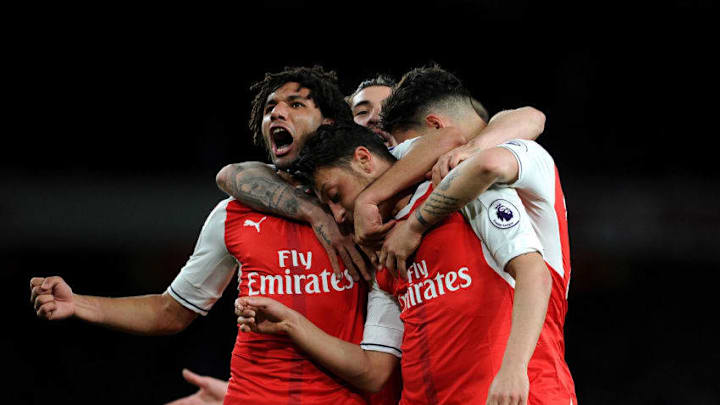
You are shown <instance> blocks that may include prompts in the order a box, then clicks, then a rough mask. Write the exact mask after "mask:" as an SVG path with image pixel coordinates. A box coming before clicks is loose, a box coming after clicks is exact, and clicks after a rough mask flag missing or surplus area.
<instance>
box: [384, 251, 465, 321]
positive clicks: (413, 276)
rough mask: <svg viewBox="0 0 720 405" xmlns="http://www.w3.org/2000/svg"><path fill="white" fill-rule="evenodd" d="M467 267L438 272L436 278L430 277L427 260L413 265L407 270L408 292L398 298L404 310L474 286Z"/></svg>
mask: <svg viewBox="0 0 720 405" xmlns="http://www.w3.org/2000/svg"><path fill="white" fill-rule="evenodd" d="M469 271H470V270H469V269H468V268H467V267H461V268H459V269H458V270H457V271H448V272H446V273H441V272H438V273H437V274H436V275H435V277H434V278H429V277H428V268H427V263H426V262H425V260H423V261H421V262H420V263H413V264H412V266H410V267H409V268H408V269H407V278H408V279H407V282H408V285H407V291H406V292H405V293H404V294H401V295H399V296H398V301H400V306H401V307H402V310H403V311H405V310H406V309H409V308H412V307H414V306H416V305H418V304H422V303H423V301H430V300H432V299H435V298H437V297H439V296H441V295H445V294H449V293H453V292H455V291H458V290H460V289H463V288H468V287H470V285H471V284H472V277H470V274H468V272H469Z"/></svg>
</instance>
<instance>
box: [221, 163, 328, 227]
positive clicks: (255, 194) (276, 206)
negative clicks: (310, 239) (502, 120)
mask: <svg viewBox="0 0 720 405" xmlns="http://www.w3.org/2000/svg"><path fill="white" fill-rule="evenodd" d="M223 170H226V169H223ZM227 170H232V172H231V173H229V175H227V176H225V177H224V178H223V179H224V181H222V182H219V183H218V185H219V186H220V187H221V188H222V189H223V191H225V192H227V193H228V194H230V195H231V196H233V197H235V198H236V199H237V200H239V201H241V202H242V203H244V204H247V205H249V206H250V207H251V208H253V209H256V210H258V211H262V212H267V213H270V214H277V215H280V216H284V217H287V218H291V219H299V220H302V219H304V218H300V215H301V214H302V212H301V208H302V205H303V204H316V205H317V206H318V207H319V206H320V205H319V202H317V200H315V199H314V198H313V197H312V196H310V195H308V194H306V193H305V192H304V191H302V190H300V189H298V188H296V187H294V186H293V185H291V184H288V183H287V182H286V181H285V180H284V179H282V178H281V177H280V176H278V175H277V174H276V173H275V172H274V171H273V170H272V169H271V168H270V167H268V166H266V165H254V166H250V167H247V166H242V165H233V166H232V169H227Z"/></svg>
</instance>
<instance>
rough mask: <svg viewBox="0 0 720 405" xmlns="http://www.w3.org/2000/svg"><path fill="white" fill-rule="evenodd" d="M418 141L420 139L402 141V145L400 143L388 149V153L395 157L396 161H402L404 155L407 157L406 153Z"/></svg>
mask: <svg viewBox="0 0 720 405" xmlns="http://www.w3.org/2000/svg"><path fill="white" fill-rule="evenodd" d="M418 139H420V137H417V138H411V139H408V140H406V141H404V142H403V143H401V144H399V145H396V146H393V147H392V148H390V149H389V150H390V153H392V155H393V156H395V158H396V159H398V160H399V159H402V158H404V157H405V155H407V153H408V152H409V151H410V148H412V146H413V144H414V143H415V141H417V140H418Z"/></svg>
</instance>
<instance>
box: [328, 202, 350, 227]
mask: <svg viewBox="0 0 720 405" xmlns="http://www.w3.org/2000/svg"><path fill="white" fill-rule="evenodd" d="M329 205H330V211H331V212H332V214H333V217H335V222H337V223H338V224H342V223H343V222H345V220H346V219H347V216H346V213H347V211H345V208H343V207H341V206H340V205H339V204H335V203H333V202H330V204H329Z"/></svg>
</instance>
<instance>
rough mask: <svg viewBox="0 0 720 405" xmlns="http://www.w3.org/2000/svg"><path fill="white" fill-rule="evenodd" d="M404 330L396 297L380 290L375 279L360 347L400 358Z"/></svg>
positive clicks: (369, 293)
mask: <svg viewBox="0 0 720 405" xmlns="http://www.w3.org/2000/svg"><path fill="white" fill-rule="evenodd" d="M404 330H405V327H404V326H403V323H402V321H401V320H400V305H399V304H398V302H397V300H396V299H395V297H393V296H392V295H390V294H388V293H387V292H386V291H383V290H382V289H380V287H378V283H377V281H376V280H375V279H374V278H373V282H372V286H371V288H370V291H369V292H368V301H367V319H366V320H365V331H364V332H363V340H362V343H360V347H362V348H363V350H371V351H375V352H383V353H389V354H392V355H394V356H397V357H398V358H400V357H401V356H402V351H401V350H400V348H401V346H402V339H403V332H404Z"/></svg>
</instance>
